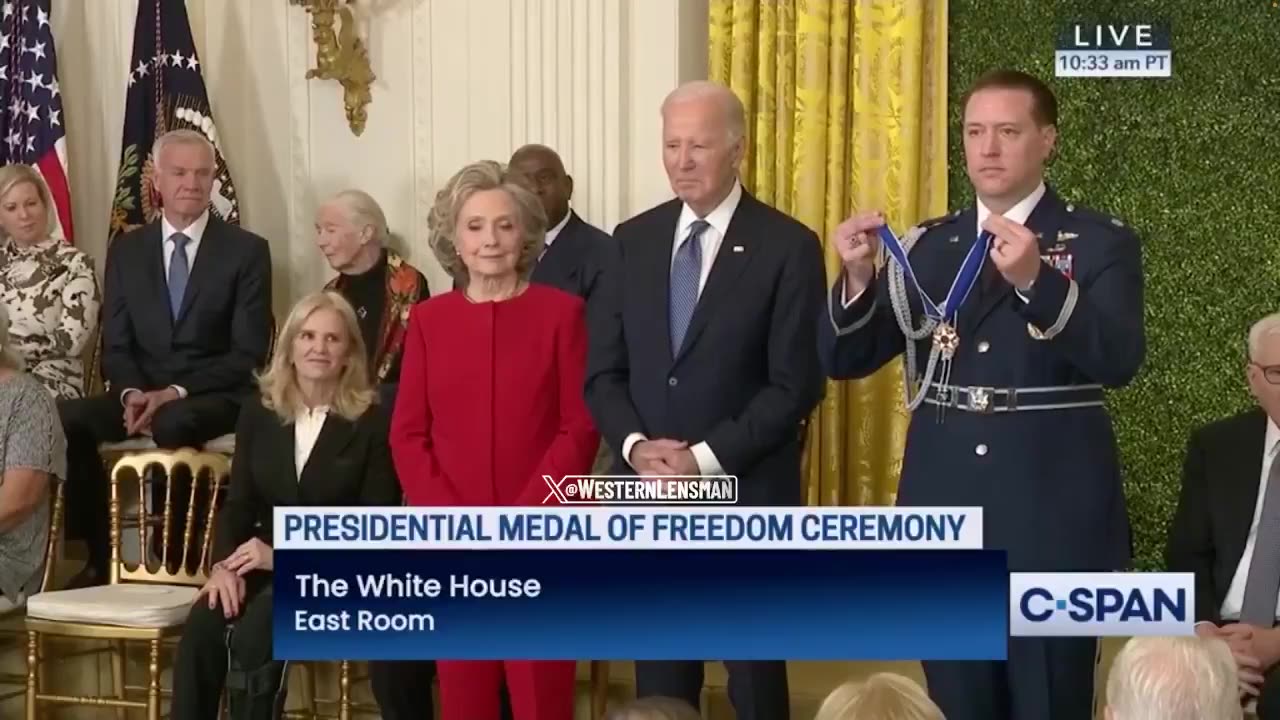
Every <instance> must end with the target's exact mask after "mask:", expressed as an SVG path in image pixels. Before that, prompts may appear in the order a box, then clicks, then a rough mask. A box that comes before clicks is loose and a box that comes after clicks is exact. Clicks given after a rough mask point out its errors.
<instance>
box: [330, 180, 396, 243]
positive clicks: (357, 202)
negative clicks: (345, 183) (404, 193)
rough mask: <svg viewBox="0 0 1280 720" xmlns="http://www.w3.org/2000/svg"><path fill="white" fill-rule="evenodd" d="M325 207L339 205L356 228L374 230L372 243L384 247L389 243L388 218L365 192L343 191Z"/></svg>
mask: <svg viewBox="0 0 1280 720" xmlns="http://www.w3.org/2000/svg"><path fill="white" fill-rule="evenodd" d="M325 205H339V206H341V207H342V209H343V210H344V211H345V212H346V215H347V220H348V221H349V222H350V223H351V224H352V225H353V226H354V227H355V228H356V230H357V231H358V230H363V229H364V228H366V227H367V228H370V229H372V230H373V237H372V238H371V242H372V243H373V244H374V245H376V246H377V247H382V246H383V245H385V244H386V242H387V235H388V234H389V231H388V230H387V216H386V214H385V213H383V212H382V206H380V205H378V201H377V200H374V199H373V196H372V195H370V194H369V193H367V192H365V191H363V190H343V191H342V192H339V193H337V194H335V195H334V196H333V197H331V198H329V199H328V200H327V201H325Z"/></svg>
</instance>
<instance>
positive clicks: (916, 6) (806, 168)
mask: <svg viewBox="0 0 1280 720" xmlns="http://www.w3.org/2000/svg"><path fill="white" fill-rule="evenodd" d="M710 28H711V29H710V45H711V47H710V52H711V56H710V66H711V72H710V75H711V78H710V79H711V80H714V81H716V82H720V83H723V84H725V85H728V86H729V87H731V88H733V90H734V92H735V93H736V94H737V95H738V97H739V98H741V99H742V102H743V103H744V104H745V106H746V110H747V125H748V138H747V153H746V157H745V159H744V160H743V165H742V180H743V185H744V186H745V187H746V188H747V189H748V190H749V191H750V192H752V193H753V194H754V195H755V196H756V197H758V198H759V199H760V200H761V201H763V202H766V203H769V204H771V205H773V206H774V207H777V208H778V209H780V210H783V211H784V212H787V213H789V214H791V215H792V216H794V217H796V218H797V219H799V220H800V221H801V222H803V223H805V224H806V225H808V226H809V227H810V228H813V230H814V231H815V232H817V233H818V235H819V237H821V238H822V239H823V244H824V245H825V246H826V259H827V273H828V277H830V278H835V276H836V273H837V272H838V270H839V265H840V263H839V258H838V256H837V255H836V252H835V250H834V248H832V247H831V245H830V238H831V237H832V235H833V233H834V230H835V227H836V225H838V224H839V223H840V222H841V221H842V220H843V219H844V218H845V217H847V216H848V214H849V213H850V211H851V209H852V208H859V209H879V210H881V211H882V212H884V213H885V216H886V217H887V218H888V221H889V223H890V224H891V226H892V227H893V228H895V229H896V230H897V231H898V232H899V234H901V233H903V232H905V231H906V229H907V227H908V226H909V225H911V224H913V223H916V222H918V221H920V220H922V219H924V218H928V217H934V216H936V215H941V214H943V213H944V212H946V209H947V208H946V202H947V133H946V123H947V104H946V103H947V46H946V39H947V3H946V0H831V1H825V2H824V1H818V0H711V10H710ZM801 321H803V320H802V319H800V318H797V322H801ZM907 419H908V416H907V413H906V410H905V408H904V405H903V400H902V366H901V360H895V361H894V362H892V363H890V364H889V365H887V366H885V367H884V368H883V369H882V370H881V371H880V372H879V373H877V374H876V375H874V376H872V377H870V378H867V379H865V380H859V381H849V382H840V383H835V382H828V384H827V392H826V397H825V399H824V400H823V402H822V404H821V405H820V406H819V408H818V410H817V412H815V414H814V418H813V422H812V424H811V428H810V432H809V435H808V438H809V439H808V447H807V448H806V452H805V473H804V477H805V488H804V492H805V495H804V496H805V498H806V501H807V502H808V503H809V504H810V505H885V504H892V503H893V502H894V500H895V497H896V495H897V485H898V476H899V473H900V470H901V466H902V460H901V458H902V446H903V441H904V438H905V435H906V426H907Z"/></svg>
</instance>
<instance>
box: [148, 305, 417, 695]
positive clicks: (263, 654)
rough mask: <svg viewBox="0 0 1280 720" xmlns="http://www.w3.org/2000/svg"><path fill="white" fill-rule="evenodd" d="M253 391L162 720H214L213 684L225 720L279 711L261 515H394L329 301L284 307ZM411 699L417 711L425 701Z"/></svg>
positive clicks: (351, 330) (350, 343) (361, 368)
mask: <svg viewBox="0 0 1280 720" xmlns="http://www.w3.org/2000/svg"><path fill="white" fill-rule="evenodd" d="M259 386H260V388H261V401H260V402H246V403H245V405H244V407H243V408H242V409H241V411H240V419H239V423H238V425H237V426H236V454H235V458H234V459H233V461H232V466H231V467H232V470H231V485H230V488H229V489H228V497H227V500H226V503H225V504H224V506H223V507H222V508H221V509H220V510H219V512H218V519H217V535H216V540H215V544H214V550H213V559H214V560H215V561H216V562H215V563H214V565H213V570H212V573H211V575H210V577H209V581H208V582H207V583H206V584H205V586H204V587H203V588H202V589H201V590H200V594H199V596H197V598H196V602H195V604H194V605H193V606H192V607H191V614H190V616H189V617H188V618H187V624H186V627H185V628H184V630H183V633H182V640H181V642H180V644H179V646H178V657H177V661H176V663H175V665H174V672H173V712H172V715H173V717H174V718H180V719H181V720H201V719H202V718H209V720H214V718H216V717H217V712H218V699H219V696H220V695H221V693H222V688H223V685H224V684H227V685H229V686H230V690H231V692H230V693H229V694H228V700H230V703H231V705H232V708H233V709H235V710H236V711H237V712H236V716H237V717H242V718H249V717H252V718H259V717H261V718H271V717H274V716H275V715H274V713H275V711H276V708H277V707H280V706H281V705H282V703H283V701H284V685H285V683H284V672H283V671H284V667H283V664H282V663H276V662H273V661H272V656H271V570H272V552H271V537H272V532H271V531H272V528H271V522H272V512H271V511H272V509H273V508H275V507H277V506H290V505H399V504H400V503H401V495H400V484H399V481H398V480H397V479H396V474H395V469H394V466H393V465H392V462H391V454H390V451H389V450H388V447H387V429H388V422H389V419H388V417H387V414H386V412H385V411H384V410H383V409H382V408H381V407H379V406H378V405H376V404H375V391H374V389H373V388H372V387H371V386H370V384H369V373H368V371H367V369H366V367H365V348H364V341H363V340H362V339H361V335H360V326H359V324H358V322H357V320H356V315H355V312H354V311H353V310H352V309H351V305H349V304H348V303H347V301H346V300H344V299H343V298H342V296H341V295H339V294H338V293H336V292H333V291H323V292H319V293H315V294H313V295H309V296H307V297H305V298H303V299H302V300H301V301H299V302H298V304H297V305H295V306H294V307H293V310H292V311H291V312H290V313H289V317H288V319H287V320H286V321H285V324H284V329H283V332H282V333H281V335H280V340H279V342H278V343H277V344H276V348H275V352H274V354H273V355H272V358H271V364H270V366H269V368H268V370H267V372H266V373H265V374H263V375H262V376H261V377H260V379H259ZM230 623H234V629H233V630H232V632H231V636H230V638H229V639H228V638H227V634H226V630H227V627H228V625H229V624H230ZM228 651H229V652H228ZM228 663H230V667H229V666H228ZM386 670H387V668H386V667H385V666H383V665H382V664H377V663H375V664H374V665H373V666H371V667H370V672H371V673H378V674H380V675H386ZM229 671H230V672H231V673H235V674H236V677H234V678H233V680H234V681H233V682H228V679H229V678H228V673H229ZM380 679H384V678H380ZM243 687H248V688H249V689H250V690H251V692H249V693H245V692H243V691H241V690H237V688H243ZM416 690H417V692H416V693H415V694H416V695H417V696H418V701H419V702H420V703H421V702H423V701H424V700H425V702H426V703H427V704H429V703H430V698H431V693H430V689H426V690H424V689H422V688H420V687H419V688H416ZM406 694H407V693H404V692H401V693H399V695H406ZM237 706H243V707H245V708H246V710H247V712H243V711H241V710H240V708H239V707H237ZM249 708H251V710H250V709H249ZM389 710H390V709H389ZM427 712H428V713H429V712H430V711H429V710H428V711H427ZM386 714H387V716H388V717H390V716H393V714H394V712H386Z"/></svg>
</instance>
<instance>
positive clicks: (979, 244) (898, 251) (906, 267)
mask: <svg viewBox="0 0 1280 720" xmlns="http://www.w3.org/2000/svg"><path fill="white" fill-rule="evenodd" d="M879 233H880V240H881V242H883V243H884V246H885V247H886V248H887V249H888V250H889V254H890V255H892V256H893V260H894V262H896V263H898V265H899V266H900V267H901V268H902V270H903V274H904V275H905V277H906V279H907V282H908V283H910V285H911V287H913V288H915V291H916V292H917V293H918V294H919V295H920V302H921V304H922V305H923V306H924V314H925V316H926V317H929V318H932V319H934V320H937V321H938V322H939V323H941V324H943V325H946V326H949V327H951V328H955V324H956V315H957V314H958V313H959V311H960V306H961V305H962V304H963V303H964V301H965V299H966V298H968V297H969V293H970V292H971V291H972V290H973V286H974V285H977V284H978V277H979V276H980V274H981V272H982V265H983V263H984V262H986V260H987V255H988V253H989V252H990V249H991V240H992V238H993V237H994V236H993V235H992V234H991V233H990V232H988V231H986V230H984V231H982V233H981V234H980V235H978V237H977V239H976V240H974V241H973V245H971V246H970V247H969V253H968V254H967V255H965V257H964V262H963V263H961V264H960V272H958V273H956V277H955V279H954V280H952V282H951V289H950V290H948V291H947V296H946V298H944V299H943V301H942V306H941V307H939V306H938V304H937V303H935V302H934V301H933V298H931V297H929V294H928V293H926V292H925V291H924V288H922V287H920V281H919V280H917V279H916V274H915V271H914V270H912V268H911V261H910V260H908V259H907V251H906V249H904V248H903V247H902V242H901V241H899V240H898V236H897V235H894V234H893V230H891V229H889V226H888V225H881V226H880V229H879Z"/></svg>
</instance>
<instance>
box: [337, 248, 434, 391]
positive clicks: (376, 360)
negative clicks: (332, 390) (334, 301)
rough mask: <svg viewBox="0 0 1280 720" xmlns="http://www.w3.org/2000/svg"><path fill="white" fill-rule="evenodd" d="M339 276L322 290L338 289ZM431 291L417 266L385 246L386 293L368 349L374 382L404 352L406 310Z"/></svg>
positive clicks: (340, 276)
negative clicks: (375, 336) (375, 339)
mask: <svg viewBox="0 0 1280 720" xmlns="http://www.w3.org/2000/svg"><path fill="white" fill-rule="evenodd" d="M344 278H345V276H343V275H339V276H337V277H335V278H334V279H332V280H330V281H329V282H328V283H327V284H326V285H325V289H326V290H337V291H339V292H341V291H342V286H343V279H344ZM430 294H431V291H430V288H428V287H427V279H426V278H425V277H423V275H422V273H421V272H419V271H418V269H417V268H415V267H414V266H412V265H410V264H409V263H407V262H405V260H404V258H402V257H400V255H398V254H397V253H396V252H395V251H394V250H392V249H390V248H387V294H386V304H385V305H384V307H383V311H382V322H381V324H380V326H379V327H380V330H379V332H378V343H377V347H374V348H369V354H370V355H371V357H370V359H369V372H370V374H372V375H373V377H372V378H371V380H373V382H375V383H380V382H383V381H385V380H386V379H387V375H388V374H389V373H390V372H391V370H392V368H394V367H395V366H396V365H397V361H399V359H400V353H401V352H403V351H404V336H405V331H406V330H408V327H409V309H410V308H411V307H413V306H414V305H415V304H416V303H417V302H418V301H419V300H425V299H426V298H427V297H428V296H429V295H430Z"/></svg>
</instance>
